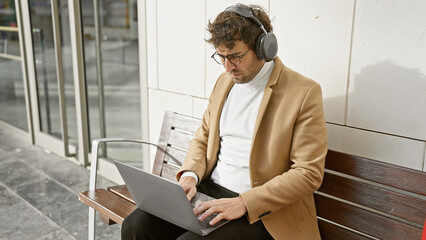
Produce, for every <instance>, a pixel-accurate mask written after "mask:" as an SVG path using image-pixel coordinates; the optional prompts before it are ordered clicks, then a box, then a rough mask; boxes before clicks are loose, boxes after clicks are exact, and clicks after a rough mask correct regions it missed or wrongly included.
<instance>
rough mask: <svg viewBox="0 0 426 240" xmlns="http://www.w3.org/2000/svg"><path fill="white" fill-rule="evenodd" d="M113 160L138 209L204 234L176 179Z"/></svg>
mask: <svg viewBox="0 0 426 240" xmlns="http://www.w3.org/2000/svg"><path fill="white" fill-rule="evenodd" d="M114 163H115V165H116V166H117V169H118V171H119V172H120V174H121V176H122V178H123V180H124V182H125V183H126V185H127V188H128V189H129V191H130V194H131V195H132V198H133V200H134V201H135V203H136V205H137V206H138V207H139V208H140V209H142V210H144V211H146V212H148V213H150V214H152V215H154V216H156V217H159V218H161V219H164V220H166V221H168V222H170V223H173V224H175V225H177V226H179V227H182V228H185V229H187V230H189V231H192V232H194V233H197V234H200V235H205V234H206V233H203V232H202V231H201V227H200V224H199V221H198V219H197V218H196V216H195V214H194V212H193V210H192V206H191V204H190V202H189V201H188V199H187V197H186V195H185V192H184V191H183V189H182V187H181V186H180V185H179V184H178V183H175V182H172V181H170V180H167V179H165V178H161V177H159V176H157V175H153V174H150V173H147V172H145V171H143V170H141V169H137V168H135V167H132V166H129V165H127V164H124V163H120V162H117V161H114ZM197 195H198V194H197Z"/></svg>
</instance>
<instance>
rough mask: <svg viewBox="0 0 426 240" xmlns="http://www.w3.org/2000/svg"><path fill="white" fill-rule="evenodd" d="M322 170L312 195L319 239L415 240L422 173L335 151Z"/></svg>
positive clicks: (425, 194)
mask: <svg viewBox="0 0 426 240" xmlns="http://www.w3.org/2000/svg"><path fill="white" fill-rule="evenodd" d="M325 168H326V170H325V177H324V180H323V183H322V185H321V188H320V189H319V190H318V191H317V192H316V194H315V201H316V207H317V215H318V217H319V224H320V229H321V235H322V236H323V238H324V239H372V238H371V237H375V238H379V239H420V237H421V232H422V226H423V224H424V222H425V218H426V173H425V172H421V171H416V170H412V169H408V168H404V167H399V166H396V165H392V164H388V163H383V162H379V161H374V160H371V159H366V158H362V157H357V156H353V155H349V154H344V153H340V152H335V151H328V154H327V159H326V164H325ZM337 233H339V234H341V235H337V237H334V238H332V237H331V235H333V236H336V234H337Z"/></svg>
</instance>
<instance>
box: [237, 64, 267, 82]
mask: <svg viewBox="0 0 426 240" xmlns="http://www.w3.org/2000/svg"><path fill="white" fill-rule="evenodd" d="M274 64H275V61H270V62H265V64H263V67H262V68H261V69H260V71H259V72H258V73H257V75H256V76H255V77H254V78H253V79H252V80H251V81H250V82H248V83H244V84H237V85H239V86H241V87H247V88H258V87H260V86H265V85H266V83H267V82H268V80H269V76H271V73H272V69H274Z"/></svg>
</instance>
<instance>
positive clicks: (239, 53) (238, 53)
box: [216, 52, 242, 56]
mask: <svg viewBox="0 0 426 240" xmlns="http://www.w3.org/2000/svg"><path fill="white" fill-rule="evenodd" d="M216 53H217V54H218V55H220V56H225V55H223V54H220V53H218V52H216ZM241 54H242V52H236V53H231V54H228V55H226V56H233V55H241Z"/></svg>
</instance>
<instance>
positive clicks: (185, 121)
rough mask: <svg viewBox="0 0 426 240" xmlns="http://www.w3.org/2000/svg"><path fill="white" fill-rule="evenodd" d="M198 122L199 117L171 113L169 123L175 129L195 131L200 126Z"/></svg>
mask: <svg viewBox="0 0 426 240" xmlns="http://www.w3.org/2000/svg"><path fill="white" fill-rule="evenodd" d="M200 122H201V120H200V119H196V118H193V117H188V116H185V115H181V114H173V117H172V119H171V124H170V125H171V126H172V127H173V128H176V129H180V130H184V131H187V132H191V133H195V131H196V130H197V129H198V127H199V126H200Z"/></svg>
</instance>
